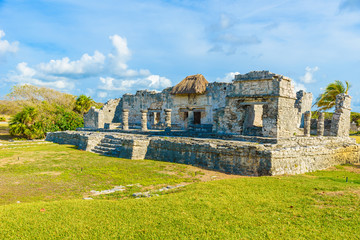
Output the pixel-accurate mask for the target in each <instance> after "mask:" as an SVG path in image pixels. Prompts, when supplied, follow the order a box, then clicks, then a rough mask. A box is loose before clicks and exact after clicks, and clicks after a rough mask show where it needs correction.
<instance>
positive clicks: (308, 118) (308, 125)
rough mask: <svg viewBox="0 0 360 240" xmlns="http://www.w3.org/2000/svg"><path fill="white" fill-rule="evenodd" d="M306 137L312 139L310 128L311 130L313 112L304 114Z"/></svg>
mask: <svg viewBox="0 0 360 240" xmlns="http://www.w3.org/2000/svg"><path fill="white" fill-rule="evenodd" d="M304 114H305V115H304V136H305V137H310V128H311V112H310V111H307V112H305V113H304Z"/></svg>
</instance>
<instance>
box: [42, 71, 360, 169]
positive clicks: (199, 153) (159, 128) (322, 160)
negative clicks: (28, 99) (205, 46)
mask: <svg viewBox="0 0 360 240" xmlns="http://www.w3.org/2000/svg"><path fill="white" fill-rule="evenodd" d="M312 100H313V96H312V94H311V93H308V92H304V91H299V92H295V91H294V86H293V82H292V80H291V79H290V78H288V77H285V76H282V75H278V74H274V73H271V72H269V71H252V72H249V73H247V74H239V75H235V76H234V79H233V80H232V82H231V83H223V82H212V83H209V82H208V81H207V80H206V79H205V77H204V76H203V75H201V74H197V75H192V76H188V77H186V78H185V79H184V80H182V81H181V82H180V83H178V84H177V85H176V86H174V87H170V88H166V89H164V90H163V91H161V92H156V91H148V90H140V91H137V92H136V94H135V95H133V94H124V95H123V96H122V97H120V98H117V99H112V100H109V101H108V102H107V103H106V104H105V105H104V106H103V108H102V109H95V108H94V107H92V108H91V109H90V111H89V112H88V113H87V114H86V115H85V117H84V122H85V126H84V128H81V129H78V130H77V131H66V132H55V133H48V135H47V138H46V139H47V140H48V141H53V142H57V143H65V144H73V145H76V146H78V147H79V148H80V149H83V150H87V151H92V152H96V153H100V154H104V155H110V156H116V157H121V158H128V159H134V160H136V159H153V160H159V161H171V162H177V163H185V164H192V165H196V166H201V167H205V168H208V169H214V170H218V171H223V172H227V173H232V174H241V175H251V176H260V175H279V174H297V173H304V172H309V171H315V170H320V169H325V168H327V167H330V166H332V165H335V164H342V163H356V162H359V157H360V149H359V146H358V145H357V144H356V143H355V140H354V139H350V138H349V129H350V111H351V109H350V104H351V97H350V96H349V95H345V94H340V95H338V96H337V99H336V108H335V112H334V115H333V119H332V121H331V126H330V127H328V128H326V127H324V116H323V114H320V115H319V118H318V119H317V121H316V126H317V127H316V129H315V131H314V130H312V129H311V128H310V127H311V105H312Z"/></svg>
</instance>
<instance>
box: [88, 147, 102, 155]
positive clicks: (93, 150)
mask: <svg viewBox="0 0 360 240" xmlns="http://www.w3.org/2000/svg"><path fill="white" fill-rule="evenodd" d="M90 152H92V153H98V154H105V151H102V150H99V149H95V148H94V149H91V150H90Z"/></svg>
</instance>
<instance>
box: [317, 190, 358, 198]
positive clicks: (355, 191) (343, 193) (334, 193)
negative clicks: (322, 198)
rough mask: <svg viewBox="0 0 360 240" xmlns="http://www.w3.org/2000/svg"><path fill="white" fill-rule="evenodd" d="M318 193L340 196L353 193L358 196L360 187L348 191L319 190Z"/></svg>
mask: <svg viewBox="0 0 360 240" xmlns="http://www.w3.org/2000/svg"><path fill="white" fill-rule="evenodd" d="M319 194H320V195H326V196H331V197H341V196H344V195H347V194H355V195H357V196H358V197H360V189H355V190H348V191H335V192H321V193H319Z"/></svg>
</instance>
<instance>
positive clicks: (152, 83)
mask: <svg viewBox="0 0 360 240" xmlns="http://www.w3.org/2000/svg"><path fill="white" fill-rule="evenodd" d="M145 82H148V83H149V87H150V88H151V89H160V88H167V87H171V81H170V80H169V79H167V78H165V77H160V76H159V75H150V76H148V77H147V78H145Z"/></svg>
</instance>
